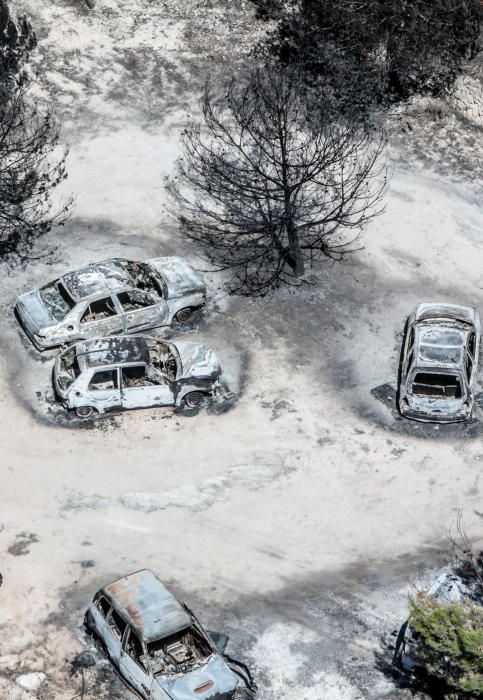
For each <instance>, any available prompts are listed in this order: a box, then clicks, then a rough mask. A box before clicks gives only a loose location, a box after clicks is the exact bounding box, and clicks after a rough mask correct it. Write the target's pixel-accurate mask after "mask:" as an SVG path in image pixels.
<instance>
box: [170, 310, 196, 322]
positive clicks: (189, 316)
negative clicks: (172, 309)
mask: <svg viewBox="0 0 483 700" xmlns="http://www.w3.org/2000/svg"><path fill="white" fill-rule="evenodd" d="M196 311H197V309H192V308H191V307H188V308H186V309H181V311H178V313H177V314H176V316H175V319H176V321H177V322H178V323H191V321H192V320H193V319H194V318H195V315H196Z"/></svg>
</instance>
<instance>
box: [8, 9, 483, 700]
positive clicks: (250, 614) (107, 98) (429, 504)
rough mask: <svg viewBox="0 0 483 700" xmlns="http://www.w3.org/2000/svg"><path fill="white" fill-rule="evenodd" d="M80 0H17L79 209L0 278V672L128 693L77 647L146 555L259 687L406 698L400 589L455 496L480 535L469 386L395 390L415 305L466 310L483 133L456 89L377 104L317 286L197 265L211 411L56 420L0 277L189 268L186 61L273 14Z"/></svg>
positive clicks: (219, 55) (257, 27)
mask: <svg viewBox="0 0 483 700" xmlns="http://www.w3.org/2000/svg"><path fill="white" fill-rule="evenodd" d="M89 4H90V3H85V2H81V0H76V1H75V2H74V0H69V1H68V0H35V1H34V0H19V2H18V6H19V8H21V9H23V10H25V11H26V12H28V13H29V15H30V16H31V20H32V23H33V25H34V26H35V28H36V30H37V33H38V37H39V46H38V50H37V53H36V57H35V59H34V63H33V67H32V70H33V71H37V72H38V77H37V82H36V87H35V98H36V99H37V100H39V101H40V102H42V101H46V102H50V101H51V102H52V103H53V105H54V108H55V110H56V113H57V115H58V117H59V120H60V122H61V124H62V127H63V138H64V140H65V142H66V143H68V144H69V145H70V149H71V152H70V156H69V161H68V169H69V180H68V182H67V184H66V188H65V190H64V193H63V194H64V195H65V196H67V195H68V194H69V193H71V192H73V193H74V194H75V196H76V206H75V210H74V212H73V215H72V218H71V219H70V221H69V222H68V224H67V225H66V226H65V227H64V228H63V229H61V230H57V231H55V232H52V233H51V234H49V235H48V236H47V237H46V239H45V240H44V241H43V242H42V245H41V246H39V248H38V250H37V251H36V253H37V255H38V256H40V257H38V258H37V259H34V260H32V261H31V262H29V263H28V264H26V265H25V266H24V267H23V268H22V269H18V268H17V269H14V270H9V269H7V268H3V269H2V273H3V274H2V275H1V276H0V290H1V294H0V307H1V312H2V313H1V317H0V348H1V355H0V426H1V427H0V430H1V445H2V460H1V470H2V488H1V496H0V499H1V500H0V504H1V507H0V553H1V558H0V573H1V574H2V576H3V583H2V585H1V588H0V601H1V605H0V691H2V692H0V695H1V696H2V697H6V698H8V700H27V699H28V698H32V697H37V698H39V699H45V700H47V698H48V700H64V699H65V700H71V699H72V700H73V698H79V697H82V693H83V696H84V698H85V700H87V699H88V698H90V697H92V698H94V697H96V698H106V699H112V700H114V698H123V699H125V700H127V699H128V698H130V697H132V694H131V693H130V691H129V690H128V689H126V688H125V687H124V686H123V685H122V684H121V682H120V681H119V679H118V678H117V677H116V676H115V675H114V673H113V672H112V670H111V668H110V666H109V665H108V664H107V662H104V661H102V660H101V659H100V658H99V657H98V656H97V654H94V658H95V659H96V665H95V666H93V667H90V668H87V669H76V668H75V667H73V666H72V661H73V660H74V659H75V658H76V657H77V655H78V654H79V653H80V652H82V651H83V650H84V649H85V648H86V645H88V644H89V642H88V640H87V639H86V637H85V635H84V632H83V630H82V618H83V614H84V611H85V608H86V607H87V605H88V603H89V600H90V598H91V597H92V595H93V594H94V592H95V591H96V590H97V588H98V587H99V586H101V585H102V584H104V583H107V582H109V581H111V580H113V579H115V578H117V577H119V576H120V575H123V574H125V573H128V572H131V571H134V570H136V569H139V568H142V567H149V568H152V569H153V570H154V571H155V572H156V573H157V574H158V575H159V576H160V577H161V578H162V579H163V581H164V582H165V583H166V584H167V585H169V586H170V587H171V588H172V589H173V591H174V592H175V593H176V594H178V595H180V596H181V597H183V599H185V600H186V601H187V602H188V603H189V604H190V606H191V607H192V608H194V609H195V610H196V611H197V612H198V613H199V616H200V617H201V619H202V621H203V622H204V623H205V625H206V626H207V628H208V629H211V630H215V631H220V632H225V633H227V634H229V636H230V645H229V651H230V653H231V654H232V655H234V656H238V657H239V658H242V659H243V660H245V661H246V662H248V663H249V664H250V665H251V666H252V668H253V671H254V673H255V675H256V677H257V680H258V684H259V686H260V694H259V697H260V700H275V699H276V698H277V699H279V698H284V700H295V699H296V700H320V698H324V699H325V698H327V700H346V699H349V698H350V699H352V698H381V699H382V698H396V697H397V698H400V697H404V695H405V694H406V693H408V692H409V691H405V690H402V689H400V688H397V687H396V686H395V685H394V683H393V682H392V680H391V679H390V678H389V677H388V676H386V675H385V673H384V662H385V661H387V660H388V659H389V658H390V650H388V649H387V647H386V642H387V640H388V639H389V641H390V640H392V639H393V638H392V637H391V635H390V633H391V632H392V631H393V630H395V629H397V628H398V626H399V624H400V622H401V621H402V620H403V619H404V615H405V612H406V605H407V596H408V595H409V594H410V593H411V591H413V590H415V588H416V587H421V586H424V585H425V584H426V583H427V582H428V581H429V580H431V578H432V577H433V576H434V571H435V570H436V569H437V568H438V567H439V566H441V565H442V564H443V563H444V561H445V559H446V552H447V548H448V544H447V532H448V528H450V527H451V525H452V524H453V523H454V521H455V519H456V517H457V514H458V512H459V511H460V510H463V516H464V521H465V524H466V527H467V529H468V532H469V534H470V536H471V537H472V538H473V539H475V540H478V539H479V538H480V537H481V536H482V520H481V518H482V517H483V507H482V506H481V485H480V473H481V462H482V460H483V450H482V448H481V435H482V433H483V422H482V421H483V414H482V409H481V408H480V407H479V406H478V405H477V406H476V409H475V413H474V417H473V419H472V420H471V421H470V422H469V423H467V424H465V425H456V426H431V425H423V424H418V423H412V422H408V421H404V420H403V419H402V418H400V416H399V415H398V414H397V412H396V410H395V406H394V396H395V388H396V379H397V369H398V361H399V350H400V343H401V339H402V331H403V327H404V321H405V318H406V317H407V315H408V314H409V312H410V311H411V310H412V309H413V307H414V306H415V305H416V303H418V302H419V301H421V300H428V301H430V300H440V299H441V300H448V301H455V302H462V303H470V304H475V305H476V306H477V307H479V308H480V312H481V311H482V310H483V303H482V302H483V291H482V290H483V272H482V265H481V247H482V239H481V230H482V227H481V222H482V206H481V201H482V199H481V193H480V184H479V180H480V178H481V170H480V168H481V163H482V151H481V143H482V139H481V131H480V130H479V127H478V125H477V124H475V123H473V122H471V121H470V120H468V119H467V118H465V117H464V116H461V114H459V113H458V112H457V111H454V110H453V106H451V107H449V106H446V107H444V109H442V110H439V111H438V110H437V109H434V105H428V104H427V103H425V104H419V105H416V106H415V107H414V109H413V111H412V112H410V111H408V112H404V113H397V114H395V115H394V116H393V117H391V119H392V121H390V122H389V123H390V124H392V126H391V127H390V141H391V149H390V156H389V158H390V162H389V165H390V168H391V171H392V180H391V185H390V188H389V191H388V195H387V205H386V209H385V211H384V213H383V214H382V215H381V216H380V217H378V218H377V219H375V220H374V221H373V222H372V223H371V225H370V226H369V228H368V230H367V231H366V232H365V234H364V236H363V238H362V241H361V242H362V243H363V248H362V249H361V250H360V251H358V252H356V253H354V254H353V255H351V256H350V257H348V258H347V259H346V261H345V262H343V263H333V262H327V263H325V264H323V265H322V266H321V267H320V268H318V269H317V270H314V271H313V272H312V273H311V274H310V275H309V281H310V283H311V284H310V285H307V286H306V287H303V288H301V289H299V290H297V291H290V290H280V291H279V292H277V293H276V294H275V295H273V296H272V297H270V298H265V299H262V300H255V301H253V300H246V299H240V298H236V297H227V296H226V294H225V292H224V291H223V280H222V279H221V278H220V277H219V276H217V275H214V274H211V273H206V277H207V281H208V286H209V291H210V298H211V301H210V306H209V309H208V312H207V314H206V316H205V318H204V319H203V320H202V321H201V322H200V323H199V325H198V326H197V327H196V328H194V329H192V330H191V331H184V337H189V338H191V337H192V338H195V339H203V341H206V342H207V343H208V344H211V345H213V347H214V348H215V349H216V350H217V351H218V352H219V354H220V357H221V359H222V362H223V364H224V367H225V372H226V378H227V381H228V383H229V384H230V385H231V387H232V388H233V389H234V390H235V391H236V392H237V393H238V396H239V398H238V402H237V403H236V404H235V405H233V406H231V407H227V408H229V410H226V411H225V412H216V411H211V412H209V411H204V412H202V413H200V414H199V415H198V416H193V417H188V416H180V415H175V414H173V413H172V412H170V411H167V410H166V411H165V410H160V411H153V410H145V411H140V412H132V413H130V414H128V413H126V414H122V415H117V416H111V417H109V418H107V419H103V420H98V421H95V422H93V423H88V424H85V423H81V422H79V421H74V420H72V419H68V418H67V417H66V416H65V414H64V413H63V412H62V411H60V410H59V409H58V408H57V407H56V405H55V403H54V401H53V396H52V392H51V389H50V372H51V364H52V357H53V354H52V353H45V354H42V355H40V354H39V353H37V352H35V351H34V350H33V349H32V348H31V346H30V344H29V343H28V342H27V340H26V339H25V337H24V336H23V334H22V332H21V331H20V330H19V328H18V327H17V326H16V324H15V321H14V318H13V315H12V307H13V303H14V300H15V298H16V296H17V295H18V294H19V293H21V292H23V291H27V290H29V289H31V288H33V287H35V286H38V285H40V284H41V283H43V282H45V281H47V280H49V279H52V278H54V277H55V276H56V275H57V274H60V273H61V272H63V271H65V270H66V269H69V268H72V267H75V266H76V265H79V264H81V263H82V262H87V261H90V260H95V259H99V258H103V257H108V256H111V255H121V256H127V257H133V258H136V257H139V258H147V257H150V256H153V255H160V254H172V253H175V254H180V255H184V256H185V257H187V258H188V259H189V260H190V261H191V262H192V263H193V264H194V265H195V266H197V267H199V268H203V264H202V262H201V261H200V258H199V256H198V251H196V250H193V249H192V248H190V247H189V246H188V245H187V243H186V242H185V241H184V240H183V239H182V238H181V237H180V235H179V232H178V230H177V228H176V226H175V224H174V222H173V221H172V219H171V218H170V217H169V215H168V213H167V211H166V202H167V200H166V194H165V190H164V185H163V178H164V177H165V176H166V175H169V174H170V172H171V171H172V164H173V161H174V159H175V158H176V156H177V153H178V150H177V139H178V135H179V132H180V130H181V129H182V128H183V125H184V123H185V120H186V113H187V112H188V111H190V110H191V111H192V110H194V109H196V97H197V94H198V90H199V87H200V85H201V84H202V82H203V80H204V79H205V78H206V77H207V76H211V77H212V78H213V79H216V78H217V76H218V75H219V74H220V73H222V72H224V71H227V72H230V71H231V70H234V69H235V68H236V67H237V65H241V64H243V62H244V61H246V60H247V57H248V56H249V54H250V51H251V50H252V49H253V47H254V45H256V44H257V42H259V41H260V40H261V39H262V37H263V34H264V32H266V31H267V26H266V25H265V24H261V23H260V24H258V23H257V22H256V21H255V19H254V15H253V12H252V9H251V6H250V4H249V3H248V2H246V3H242V2H221V0H213V1H212V2H207V1H201V0H200V1H198V2H196V1H194V0H183V2H178V3H174V2H171V1H170V0H169V1H168V0H167V1H165V2H162V1H161V0H157V1H156V2H153V1H150V0H116V1H115V2H114V0H97V2H96V3H95V5H94V6H93V7H92V8H90V7H89ZM478 391H481V386H480V387H479V388H478ZM381 654H382V658H381V657H380V655H381ZM31 674H40V675H31Z"/></svg>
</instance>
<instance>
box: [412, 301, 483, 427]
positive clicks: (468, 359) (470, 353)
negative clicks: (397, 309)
mask: <svg viewBox="0 0 483 700" xmlns="http://www.w3.org/2000/svg"><path fill="white" fill-rule="evenodd" d="M480 335H481V326H480V317H479V315H478V312H477V311H476V309H474V308H471V307H469V306H458V305H456V304H419V306H418V307H417V308H416V310H415V311H414V313H413V314H411V316H410V317H409V319H408V322H407V327H406V337H405V341H404V345H403V348H402V355H401V378H400V385H399V396H398V402H399V410H400V412H401V414H402V415H403V416H406V417H408V418H412V419H414V420H419V421H435V422H440V423H452V422H456V421H462V420H466V419H467V418H469V417H470V416H471V410H472V407H473V400H474V397H473V388H474V385H475V380H476V373H477V368H478V356H479V348H480Z"/></svg>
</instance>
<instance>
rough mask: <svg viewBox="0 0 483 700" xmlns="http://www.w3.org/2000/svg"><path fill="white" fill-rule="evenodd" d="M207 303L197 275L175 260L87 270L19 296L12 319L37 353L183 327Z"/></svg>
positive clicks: (119, 262) (112, 263) (118, 262)
mask: <svg viewBox="0 0 483 700" xmlns="http://www.w3.org/2000/svg"><path fill="white" fill-rule="evenodd" d="M205 302H206V288H205V285H204V283H203V281H202V280H201V279H200V278H199V277H198V275H197V274H196V273H195V271H194V270H193V269H192V268H191V267H190V266H189V265H188V264H187V263H186V262H185V261H184V260H182V259H180V258H176V257H167V258H153V259H151V260H147V261H146V262H136V261H132V260H124V259H122V258H115V259H112V260H104V261H102V262H97V263H92V264H90V265H86V266H85V267H82V268H80V269H78V270H74V271H73V272H68V273H67V274H65V275H63V276H62V277H59V278H58V279H56V280H54V281H53V282H50V283H49V284H46V285H45V286H44V287H41V288H40V289H37V290H34V291H31V292H27V293H26V294H22V295H21V296H20V297H19V298H18V299H17V304H16V306H15V313H16V316H17V318H18V320H19V321H20V323H21V324H22V327H23V328H24V330H25V332H26V333H27V335H28V336H29V338H30V339H31V340H32V342H33V343H34V345H35V346H36V347H37V348H38V349H39V350H44V349H46V348H52V347H57V346H59V345H64V344H68V343H72V342H74V341H76V340H82V339H84V338H96V337H100V336H107V335H113V334H116V333H134V332H137V331H140V330H149V329H150V328H156V327H158V326H170V325H172V323H173V321H175V320H176V321H178V322H180V323H187V322H188V321H190V319H191V318H192V317H193V314H194V313H195V311H197V310H198V309H201V308H202V307H203V306H204V305H205Z"/></svg>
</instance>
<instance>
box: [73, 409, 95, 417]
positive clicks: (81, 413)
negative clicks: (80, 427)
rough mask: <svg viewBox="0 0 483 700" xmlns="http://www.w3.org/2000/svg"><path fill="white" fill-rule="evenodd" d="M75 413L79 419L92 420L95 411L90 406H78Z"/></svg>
mask: <svg viewBox="0 0 483 700" xmlns="http://www.w3.org/2000/svg"><path fill="white" fill-rule="evenodd" d="M75 413H76V416H78V417H79V418H92V416H94V415H95V414H96V413H97V411H96V409H95V408H93V407H92V406H80V407H79V408H76V409H75Z"/></svg>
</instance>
